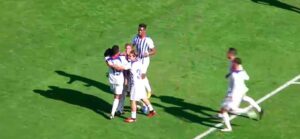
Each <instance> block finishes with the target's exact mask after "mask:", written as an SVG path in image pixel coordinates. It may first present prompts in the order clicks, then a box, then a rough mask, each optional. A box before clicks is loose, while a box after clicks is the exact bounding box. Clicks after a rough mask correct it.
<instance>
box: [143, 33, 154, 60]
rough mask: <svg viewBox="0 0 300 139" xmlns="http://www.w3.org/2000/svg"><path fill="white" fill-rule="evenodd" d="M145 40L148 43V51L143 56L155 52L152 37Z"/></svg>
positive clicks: (151, 54)
mask: <svg viewBox="0 0 300 139" xmlns="http://www.w3.org/2000/svg"><path fill="white" fill-rule="evenodd" d="M147 41H148V45H149V53H146V54H144V56H145V57H148V56H153V55H155V54H156V48H155V46H154V43H153V41H152V39H150V38H149V39H148V40H147Z"/></svg>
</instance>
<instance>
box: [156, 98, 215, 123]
mask: <svg viewBox="0 0 300 139" xmlns="http://www.w3.org/2000/svg"><path fill="white" fill-rule="evenodd" d="M153 98H158V99H160V100H161V101H162V102H164V103H169V104H173V105H176V106H174V107H166V106H163V105H161V104H158V103H152V104H153V105H154V106H157V107H160V108H163V109H164V110H165V111H166V112H167V113H170V114H172V115H174V116H175V117H177V118H179V119H181V120H183V121H186V122H193V123H199V124H201V125H204V126H208V127H215V124H217V123H220V120H218V119H215V118H212V117H213V115H215V114H213V115H211V114H209V113H208V112H210V113H211V112H213V113H217V112H218V111H216V110H213V109H211V108H209V107H205V106H200V105H195V104H191V103H187V102H184V100H183V99H180V98H176V97H171V96H153ZM187 110H191V111H194V112H196V113H199V114H197V115H196V114H192V113H189V112H187ZM216 128H218V127H216Z"/></svg>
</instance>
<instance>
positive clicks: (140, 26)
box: [139, 23, 147, 29]
mask: <svg viewBox="0 0 300 139" xmlns="http://www.w3.org/2000/svg"><path fill="white" fill-rule="evenodd" d="M139 28H144V29H146V28H147V25H146V24H144V23H141V24H139Z"/></svg>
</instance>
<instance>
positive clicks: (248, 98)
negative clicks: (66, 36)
mask: <svg viewBox="0 0 300 139" xmlns="http://www.w3.org/2000/svg"><path fill="white" fill-rule="evenodd" d="M243 101H245V102H248V103H249V104H250V105H251V106H252V107H254V108H255V109H256V110H257V111H258V112H261V108H260V107H259V105H258V104H257V103H256V102H255V101H254V100H253V99H252V98H251V97H249V96H244V97H243Z"/></svg>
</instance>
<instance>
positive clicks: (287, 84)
mask: <svg viewBox="0 0 300 139" xmlns="http://www.w3.org/2000/svg"><path fill="white" fill-rule="evenodd" d="M298 79H300V75H298V76H296V77H294V78H293V79H291V80H289V81H287V82H286V83H285V84H283V85H281V86H280V87H278V88H277V89H275V90H274V91H272V92H270V93H268V94H267V95H265V96H264V97H262V98H260V99H259V100H257V101H256V102H257V103H258V104H259V103H262V102H263V101H265V100H267V99H269V98H270V97H272V96H273V95H275V94H277V93H278V92H280V91H281V90H283V89H284V88H286V87H288V86H289V85H291V84H300V82H296V81H297V80H298ZM250 108H251V107H250V106H249V107H248V108H247V109H250ZM236 117H237V115H233V116H231V117H230V120H233V119H235V118H236ZM221 126H223V122H222V123H219V124H216V125H215V127H211V128H209V129H208V130H206V131H205V132H203V133H201V134H199V135H197V136H196V137H195V138H194V139H202V138H203V137H205V136H207V135H208V134H210V133H212V132H214V131H216V130H217V128H218V127H221ZM216 127H217V128H216Z"/></svg>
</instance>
